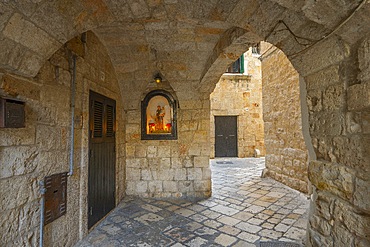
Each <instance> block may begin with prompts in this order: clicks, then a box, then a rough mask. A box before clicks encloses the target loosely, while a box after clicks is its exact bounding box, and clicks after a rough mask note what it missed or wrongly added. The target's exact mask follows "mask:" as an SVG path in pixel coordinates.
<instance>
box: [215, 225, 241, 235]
mask: <svg viewBox="0 0 370 247" xmlns="http://www.w3.org/2000/svg"><path fill="white" fill-rule="evenodd" d="M218 230H219V231H222V232H224V233H227V234H229V235H232V236H236V235H238V234H239V233H240V232H241V230H240V229H238V228H235V227H232V226H223V227H220V228H218Z"/></svg>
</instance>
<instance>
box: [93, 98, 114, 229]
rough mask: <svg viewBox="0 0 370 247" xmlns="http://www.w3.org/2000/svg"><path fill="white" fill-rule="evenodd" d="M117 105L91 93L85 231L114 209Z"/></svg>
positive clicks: (111, 100) (110, 100)
mask: <svg viewBox="0 0 370 247" xmlns="http://www.w3.org/2000/svg"><path fill="white" fill-rule="evenodd" d="M115 119H116V102H115V101H114V100H113V99H110V98H107V97H105V96H103V95H101V94H98V93H95V92H93V91H90V116H89V120H90V122H89V126H90V131H89V169H88V228H89V229H90V228H91V227H92V226H93V225H95V224H96V223H97V222H98V221H99V220H100V219H102V218H103V217H104V216H105V215H107V213H109V212H110V211H111V210H112V209H113V208H114V207H115V187H116V181H115V174H116V172H115V164H116V150H115V149H116V148H115V143H116V142H115V131H116V126H115V122H116V121H115Z"/></svg>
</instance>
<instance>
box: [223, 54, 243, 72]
mask: <svg viewBox="0 0 370 247" xmlns="http://www.w3.org/2000/svg"><path fill="white" fill-rule="evenodd" d="M226 73H238V74H243V73H244V55H241V56H240V57H239V58H238V60H236V61H235V62H233V63H232V64H231V65H230V67H229V68H227V70H226Z"/></svg>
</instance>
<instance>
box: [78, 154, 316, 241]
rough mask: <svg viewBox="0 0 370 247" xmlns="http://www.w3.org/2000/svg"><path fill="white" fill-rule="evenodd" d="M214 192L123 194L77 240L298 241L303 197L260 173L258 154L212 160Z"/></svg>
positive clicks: (304, 210)
mask: <svg viewBox="0 0 370 247" xmlns="http://www.w3.org/2000/svg"><path fill="white" fill-rule="evenodd" d="M211 167H212V180H213V195H212V197H211V198H209V199H206V200H202V201H197V202H191V201H185V200H155V199H140V198H132V197H126V198H125V199H124V200H123V202H121V203H120V204H119V205H118V207H117V208H116V209H115V210H113V211H112V212H111V213H110V215H109V216H108V217H107V218H106V219H105V220H103V221H102V222H101V223H100V224H99V225H98V226H97V227H96V228H95V229H94V230H93V231H92V232H91V233H90V234H89V235H88V236H87V237H86V238H85V239H83V240H82V241H80V242H79V243H78V244H77V245H76V246H78V247H84V246H104V247H108V246H174V247H181V246H243V247H252V246H253V247H255V246H259V242H260V241H271V240H275V241H276V240H279V241H289V242H290V241H291V242H296V243H300V244H302V242H304V239H305V234H306V230H305V229H306V224H307V209H308V202H309V201H308V200H307V199H306V197H305V196H304V195H303V194H301V193H299V192H297V191H294V190H292V189H290V188H288V187H286V186H284V185H282V184H280V183H278V182H276V181H274V180H272V179H269V178H260V174H261V172H262V169H263V168H264V159H263V158H258V159H257V158H247V159H225V158H222V159H214V160H212V161H211Z"/></svg>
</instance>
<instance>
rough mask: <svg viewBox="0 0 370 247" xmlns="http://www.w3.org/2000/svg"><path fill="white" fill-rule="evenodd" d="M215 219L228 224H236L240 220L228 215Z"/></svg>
mask: <svg viewBox="0 0 370 247" xmlns="http://www.w3.org/2000/svg"><path fill="white" fill-rule="evenodd" d="M217 221H219V222H221V223H223V224H225V225H229V226H234V225H235V224H238V223H239V222H240V220H238V219H235V218H232V217H229V216H221V217H219V218H217Z"/></svg>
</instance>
